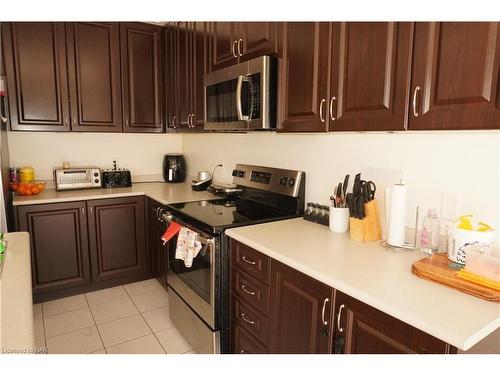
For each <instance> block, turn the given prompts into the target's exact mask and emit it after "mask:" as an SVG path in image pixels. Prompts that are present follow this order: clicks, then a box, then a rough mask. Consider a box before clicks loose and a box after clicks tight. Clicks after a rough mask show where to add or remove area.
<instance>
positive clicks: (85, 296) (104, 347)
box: [83, 293, 108, 354]
mask: <svg viewBox="0 0 500 375" xmlns="http://www.w3.org/2000/svg"><path fill="white" fill-rule="evenodd" d="M83 297H84V298H85V301H86V302H87V305H88V306H89V310H90V315H91V316H92V320H93V321H94V323H95V329H96V331H97V334H98V335H99V340H101V344H102V347H103V349H104V352H105V353H106V354H108V352H107V350H106V346H104V340H103V339H102V336H101V332H100V331H99V327H98V326H97V322H96V321H95V317H94V313H93V312H92V309H91V308H90V304H89V300H88V299H87V295H86V294H85V293H83ZM87 354H90V353H87Z"/></svg>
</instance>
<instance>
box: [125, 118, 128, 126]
mask: <svg viewBox="0 0 500 375" xmlns="http://www.w3.org/2000/svg"><path fill="white" fill-rule="evenodd" d="M125 126H128V117H125Z"/></svg>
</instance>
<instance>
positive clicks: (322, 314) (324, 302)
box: [321, 298, 330, 326]
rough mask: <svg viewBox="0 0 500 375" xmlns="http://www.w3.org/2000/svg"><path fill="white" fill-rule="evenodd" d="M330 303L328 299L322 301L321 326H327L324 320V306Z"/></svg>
mask: <svg viewBox="0 0 500 375" xmlns="http://www.w3.org/2000/svg"><path fill="white" fill-rule="evenodd" d="M329 301H330V298H325V300H324V301H323V308H322V309H321V321H322V322H323V325H325V326H327V325H328V321H327V320H325V309H326V304H327V303H328V302H329Z"/></svg>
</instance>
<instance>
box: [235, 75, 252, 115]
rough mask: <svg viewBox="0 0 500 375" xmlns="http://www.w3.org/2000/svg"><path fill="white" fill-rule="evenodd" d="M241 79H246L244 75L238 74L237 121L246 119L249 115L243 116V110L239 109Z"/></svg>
mask: <svg viewBox="0 0 500 375" xmlns="http://www.w3.org/2000/svg"><path fill="white" fill-rule="evenodd" d="M243 80H245V81H248V78H247V77H245V76H241V75H240V76H238V83H237V84H236V113H237V115H238V120H239V121H248V120H249V119H250V117H249V116H243V111H242V109H241V88H242V86H243Z"/></svg>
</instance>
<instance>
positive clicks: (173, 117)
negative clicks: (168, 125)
mask: <svg viewBox="0 0 500 375" xmlns="http://www.w3.org/2000/svg"><path fill="white" fill-rule="evenodd" d="M175 118H176V116H175V115H174V116H172V127H173V128H174V129H177V126H175Z"/></svg>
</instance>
